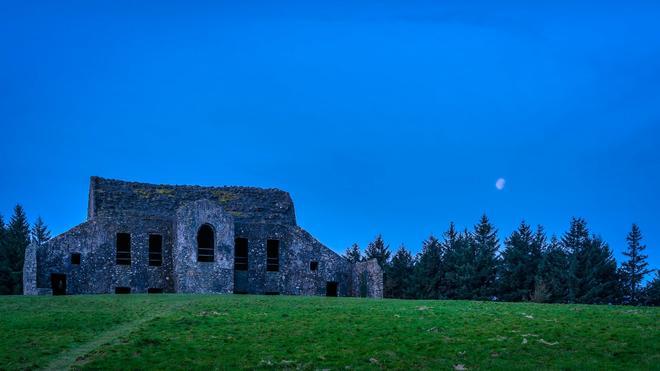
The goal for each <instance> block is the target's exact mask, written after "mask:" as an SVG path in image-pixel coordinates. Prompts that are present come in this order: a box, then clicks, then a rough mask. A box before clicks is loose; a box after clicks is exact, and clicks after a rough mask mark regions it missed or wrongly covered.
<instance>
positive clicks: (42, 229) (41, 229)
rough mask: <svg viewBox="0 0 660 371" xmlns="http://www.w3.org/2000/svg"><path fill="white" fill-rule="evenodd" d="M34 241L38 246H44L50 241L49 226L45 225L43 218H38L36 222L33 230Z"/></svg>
mask: <svg viewBox="0 0 660 371" xmlns="http://www.w3.org/2000/svg"><path fill="white" fill-rule="evenodd" d="M30 233H31V235H32V241H33V242H34V243H35V244H37V246H42V245H43V244H44V243H46V242H47V241H48V240H50V231H49V230H48V226H47V225H46V223H44V221H43V219H41V217H40V216H39V217H37V220H36V221H35V222H34V225H33V226H32V230H31V232H30Z"/></svg>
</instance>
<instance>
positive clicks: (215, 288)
mask: <svg viewBox="0 0 660 371" xmlns="http://www.w3.org/2000/svg"><path fill="white" fill-rule="evenodd" d="M204 224H208V225H210V226H211V227H212V229H213V232H214V244H215V246H214V248H215V252H214V257H215V259H214V261H213V262H198V261H197V232H198V231H199V229H200V228H201V227H202V225H204ZM175 226H176V227H175V240H174V241H175V242H174V246H173V254H172V256H173V258H174V282H175V286H174V289H175V291H176V292H189V293H192V292H196V293H230V292H233V290H234V274H233V272H234V220H233V219H232V217H231V215H229V214H227V213H225V212H224V210H223V209H222V207H220V205H219V204H218V203H217V202H212V201H209V200H198V201H194V202H190V203H187V204H185V205H183V206H181V207H180V208H179V209H178V210H177V213H176V223H175Z"/></svg>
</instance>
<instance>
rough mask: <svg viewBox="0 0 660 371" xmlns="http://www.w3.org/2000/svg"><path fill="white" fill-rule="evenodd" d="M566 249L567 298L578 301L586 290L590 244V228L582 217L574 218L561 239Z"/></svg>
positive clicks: (571, 301)
mask: <svg viewBox="0 0 660 371" xmlns="http://www.w3.org/2000/svg"><path fill="white" fill-rule="evenodd" d="M561 243H562V246H563V248H564V249H565V251H566V252H567V253H568V262H569V266H568V290H567V295H566V300H567V301H568V302H569V303H575V302H577V299H578V297H580V296H581V295H582V293H583V292H584V290H585V289H584V287H583V283H584V277H585V276H586V272H585V264H586V263H585V261H584V258H585V250H586V249H587V246H588V244H589V230H588V229H587V222H586V221H585V220H584V219H582V218H573V219H572V220H571V226H570V227H569V229H568V231H567V232H566V233H565V234H564V236H563V237H562V239H561Z"/></svg>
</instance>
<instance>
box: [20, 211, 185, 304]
mask: <svg viewBox="0 0 660 371" xmlns="http://www.w3.org/2000/svg"><path fill="white" fill-rule="evenodd" d="M171 229H172V228H171V222H169V221H166V220H160V219H155V218H137V217H133V218H127V219H122V220H114V219H106V218H95V219H92V220H89V221H87V222H85V223H82V224H80V225H78V226H76V227H74V228H72V229H71V230H69V231H67V232H65V233H63V234H61V235H59V236H57V237H55V238H53V239H51V240H50V241H48V242H47V243H45V244H44V245H42V246H40V247H39V248H38V249H37V251H36V267H37V269H36V286H37V287H38V288H49V287H51V282H50V277H51V274H52V273H57V274H65V275H66V277H67V278H66V281H67V282H66V286H67V294H82V293H85V294H94V293H96V294H101V293H113V292H114V290H115V287H130V288H131V290H132V292H147V289H149V288H159V289H163V290H164V291H165V292H172V291H173V282H172V277H171V272H172V256H171V248H169V246H171V244H172V233H171ZM120 232H121V233H130V234H131V264H130V265H117V264H116V245H115V243H116V235H117V233H120ZM151 233H155V234H161V235H162V236H163V264H162V266H149V263H148V259H149V246H148V241H149V234H151ZM73 253H79V254H80V264H73V263H72V261H71V254H73ZM28 258H31V257H30V256H28V254H26V260H27V259H28ZM31 264H32V263H28V265H29V266H31Z"/></svg>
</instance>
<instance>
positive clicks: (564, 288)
mask: <svg viewBox="0 0 660 371" xmlns="http://www.w3.org/2000/svg"><path fill="white" fill-rule="evenodd" d="M536 282H537V283H538V284H543V286H544V287H545V289H546V290H547V293H548V297H547V301H549V302H552V303H563V302H565V301H566V297H567V295H568V254H566V251H564V248H563V247H562V245H561V244H560V243H559V240H558V239H557V237H556V236H552V239H551V240H550V243H549V244H548V246H547V248H546V249H545V251H544V252H543V257H542V258H541V262H540V263H539V270H538V277H537V279H536Z"/></svg>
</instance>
